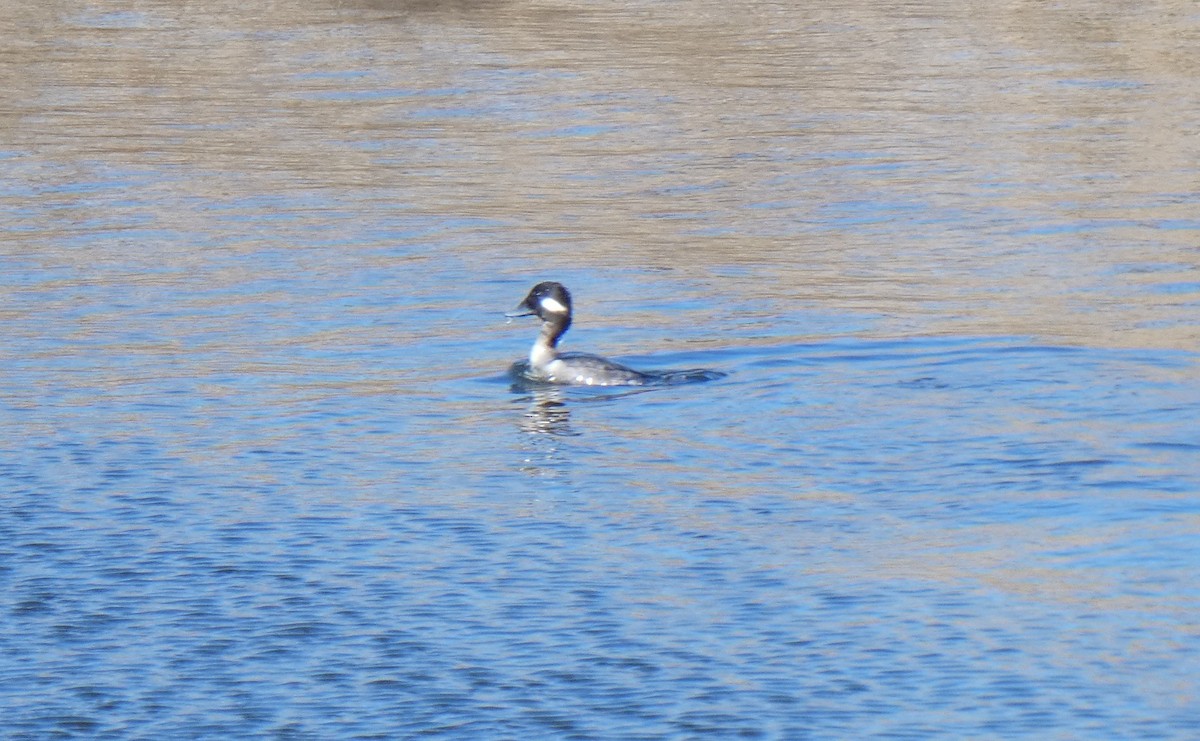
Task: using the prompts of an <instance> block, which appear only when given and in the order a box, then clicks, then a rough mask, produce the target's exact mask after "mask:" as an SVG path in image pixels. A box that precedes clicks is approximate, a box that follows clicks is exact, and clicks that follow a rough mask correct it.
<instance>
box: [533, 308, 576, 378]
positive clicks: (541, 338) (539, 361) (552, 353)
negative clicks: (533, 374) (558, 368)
mask: <svg viewBox="0 0 1200 741" xmlns="http://www.w3.org/2000/svg"><path fill="white" fill-rule="evenodd" d="M569 326H571V318H570V317H562V318H555V319H548V320H546V321H544V322H542V331H541V333H539V334H538V338H537V341H536V342H534V343H533V349H532V350H530V351H529V364H530V365H531V366H533V367H534V368H540V367H542V366H544V365H546V364H547V363H549V362H550V361H552V360H554V359H555V358H557V357H558V341H559V339H560V338H562V336H563V334H564V333H565V332H566V331H567V327H569Z"/></svg>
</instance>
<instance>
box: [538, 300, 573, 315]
mask: <svg viewBox="0 0 1200 741" xmlns="http://www.w3.org/2000/svg"><path fill="white" fill-rule="evenodd" d="M538 304H539V305H540V306H541V307H542V308H543V309H545V310H546V311H550V312H554V313H555V314H566V313H567V307H565V306H563V305H562V304H561V303H559V301H558V299H556V298H554V297H553V296H547V297H545V298H543V299H542V300H541V301H538Z"/></svg>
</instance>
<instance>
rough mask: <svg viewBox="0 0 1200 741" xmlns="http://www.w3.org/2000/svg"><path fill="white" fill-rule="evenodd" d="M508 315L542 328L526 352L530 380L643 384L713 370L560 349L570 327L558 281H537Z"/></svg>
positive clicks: (706, 376) (708, 374)
mask: <svg viewBox="0 0 1200 741" xmlns="http://www.w3.org/2000/svg"><path fill="white" fill-rule="evenodd" d="M505 316H507V317H510V318H511V317H521V316H536V317H537V318H538V319H541V320H542V328H541V331H540V332H539V333H538V337H537V339H536V340H535V341H534V343H533V347H532V348H531V349H530V351H529V365H528V367H527V368H523V369H522V375H524V376H525V377H526V378H528V379H529V380H533V381H540V382H543V383H555V384H563V385H572V386H646V385H651V384H660V383H679V382H687V381H697V380H711V379H712V378H718V377H720V376H722V375H724V374H720V373H716V372H715V371H700V370H695V371H674V372H668V373H657V372H642V371H637V370H634V369H633V368H630V367H628V366H626V365H622V364H620V363H616V362H613V361H612V360H609V359H608V358H604V357H601V356H599V355H592V354H590V353H581V352H566V353H564V352H559V350H558V343H559V340H561V339H562V336H563V335H564V334H565V333H566V331H567V329H568V328H570V326H571V294H570V292H568V291H567V289H566V287H565V286H563V285H562V284H561V283H555V282H553V281H546V282H543V283H538V284H537V285H536V286H534V287H533V288H532V289H531V290H530V291H529V295H527V296H526V297H525V299H524V300H523V301H522V302H521V303H520V304H518V305H517V307H516V308H515V309H513V310H512V311H510V312H508V313H507V314H505Z"/></svg>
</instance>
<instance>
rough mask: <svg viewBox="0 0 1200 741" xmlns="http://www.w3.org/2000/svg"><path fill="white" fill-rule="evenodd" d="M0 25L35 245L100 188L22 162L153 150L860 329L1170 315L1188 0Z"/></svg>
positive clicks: (423, 11) (1188, 159)
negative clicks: (846, 319)
mask: <svg viewBox="0 0 1200 741" xmlns="http://www.w3.org/2000/svg"><path fill="white" fill-rule="evenodd" d="M0 33H2V35H3V37H4V39H5V41H6V43H5V44H3V46H2V48H0V69H2V70H3V77H2V78H0V81H2V82H3V85H2V86H0V130H2V139H0V146H2V147H3V148H4V149H6V150H10V151H11V152H12V153H13V156H11V157H9V158H8V159H7V160H6V162H5V164H6V165H8V166H9V167H10V172H11V173H15V177H16V178H17V179H19V180H21V181H22V182H26V183H29V184H31V185H32V187H33V191H34V192H33V193H32V194H31V195H22V194H21V191H20V189H19V188H18V189H17V190H16V191H10V190H9V189H7V188H6V189H5V192H4V193H2V194H0V198H2V199H3V200H4V201H6V202H8V203H9V204H10V205H17V206H22V205H25V204H26V203H27V202H32V203H35V204H36V205H38V206H40V207H42V208H52V209H58V213H61V214H63V216H64V218H62V219H61V220H55V221H53V222H52V223H44V222H37V223H34V224H29V223H21V224H19V226H21V228H22V229H24V230H25V232H26V233H27V234H29V236H30V239H32V240H37V241H38V249H39V250H49V251H53V250H56V249H61V248H59V247H57V246H56V245H58V243H59V241H60V238H61V237H62V236H64V235H66V234H70V233H71V232H72V230H78V229H81V228H85V227H82V226H80V224H86V223H88V222H89V220H93V219H97V218H113V214H93V213H87V209H88V208H93V207H94V206H93V204H92V203H91V201H89V200H88V199H87V198H86V197H85V196H81V195H79V194H78V193H74V192H71V191H70V190H67V191H65V192H63V191H60V190H56V189H55V188H53V187H52V186H55V185H62V184H63V183H69V182H74V181H87V180H88V179H89V178H95V177H103V168H111V169H112V170H113V171H116V172H118V177H119V176H121V175H120V173H124V172H127V171H130V170H132V171H136V172H140V173H146V172H150V173H163V172H167V173H173V174H171V175H170V176H169V177H163V178H161V179H155V178H153V177H151V179H150V182H149V184H145V185H142V186H140V187H142V189H143V190H142V196H143V198H144V199H147V200H149V201H150V202H151V203H150V205H148V206H144V207H143V208H142V211H143V212H145V211H146V210H149V211H152V212H153V211H154V210H155V206H154V205H153V203H154V200H155V197H156V195H157V196H161V198H162V201H161V202H162V203H163V204H164V205H163V206H162V207H161V210H159V211H158V212H156V213H151V216H152V217H153V218H154V219H155V220H156V222H157V223H158V224H159V225H161V226H163V227H164V228H172V229H181V230H203V229H206V228H209V227H208V224H207V221H206V216H205V215H204V214H202V213H196V212H191V211H189V210H188V209H186V208H184V209H181V208H179V203H180V202H181V201H183V202H186V199H188V198H191V197H194V198H199V199H236V198H238V197H239V196H246V195H253V194H256V193H279V192H289V191H294V190H296V189H314V190H317V191H320V192H324V193H328V194H331V195H337V197H338V198H339V199H341V201H342V202H343V203H345V202H347V201H348V202H349V203H350V204H351V205H350V206H348V207H347V210H348V211H349V213H350V214H351V215H361V216H362V217H363V218H371V217H372V216H373V215H375V216H377V215H379V214H389V213H393V212H397V211H404V212H411V213H424V214H446V215H448V216H453V217H455V218H464V217H466V218H470V217H478V218H481V219H486V220H488V222H487V223H488V224H492V225H491V226H480V227H479V229H480V230H481V231H482V232H483V233H482V234H481V235H480V240H479V242H480V244H482V245H487V246H481V247H476V248H474V249H476V250H477V251H478V253H477V254H476V255H475V257H476V258H477V259H479V260H484V261H487V260H492V261H500V260H502V259H503V260H505V261H509V262H511V261H518V260H519V261H523V262H524V263H525V266H526V267H528V266H529V264H530V263H531V262H532V263H534V264H536V265H537V266H538V267H539V268H542V269H547V270H548V269H550V268H553V267H554V266H567V265H570V266H579V265H584V266H589V265H590V266H596V267H597V268H598V269H603V268H606V267H611V266H614V265H627V266H631V267H636V268H669V269H672V270H675V271H679V272H680V273H681V274H683V275H685V276H687V277H688V278H689V279H693V280H699V281H710V282H711V283H712V284H713V285H714V286H715V288H714V290H715V291H721V292H727V293H728V294H731V295H741V296H744V297H748V298H758V299H761V301H762V303H764V304H765V305H768V306H774V307H778V312H776V313H780V312H791V311H793V310H794V308H795V307H803V308H807V309H819V310H822V311H828V312H832V313H856V312H858V313H863V314H865V315H868V316H873V317H876V320H874V323H873V325H872V330H871V331H872V332H875V333H878V334H906V333H924V334H937V333H968V334H970V333H977V334H1015V335H1034V336H1037V337H1042V338H1047V339H1049V340H1051V341H1059V342H1068V343H1082V344H1090V345H1101V346H1158V347H1179V348H1186V349H1196V348H1197V347H1200V342H1198V340H1200V329H1197V323H1196V322H1195V321H1194V316H1195V313H1196V309H1197V303H1198V302H1200V265H1198V263H1200V244H1198V243H1200V239H1198V236H1197V235H1198V234H1200V228H1198V223H1200V216H1198V215H1200V208H1197V200H1198V198H1197V186H1198V185H1200V183H1198V179H1200V178H1198V172H1200V170H1198V168H1197V165H1196V163H1197V162H1200V123H1198V122H1200V83H1198V82H1197V81H1198V80H1200V57H1198V56H1197V55H1196V54H1195V49H1196V48H1197V47H1196V44H1197V41H1200V16H1198V15H1197V14H1196V12H1195V6H1194V4H1193V3H1192V2H1190V0H1178V1H1176V2H1171V1H1166V2H1161V3H1155V4H1150V5H1145V6H1138V5H1136V4H1134V5H1133V6H1131V5H1130V4H1128V3H1117V2H1103V1H1101V0H1093V1H1092V2H1083V3H1073V4H1071V7H1065V6H1063V7H1059V6H1047V5H1045V4H1043V3H1032V2H1001V3H993V4H988V5H983V6H980V5H978V4H974V5H970V6H964V5H962V4H961V3H950V2H937V3H929V4H925V5H917V4H912V3H907V2H883V3H870V2H840V3H832V4H808V3H795V4H792V3H737V2H734V3H729V2H722V3H717V2H712V1H709V0H702V1H700V2H689V3H672V4H661V3H655V2H629V3H615V2H614V3H587V4H584V3H569V2H545V1H543V2H534V3H520V2H468V1H466V0H458V1H456V2H435V1H434V0H425V1H422V2H386V1H384V0H366V1H364V2H328V3H319V2H318V3H312V2H295V1H292V0H281V1H280V2H274V3H269V4H262V3H231V2H210V3H186V2H185V3H179V2H174V1H172V2H165V1H164V2H156V1H145V2H125V3H108V4H83V5H81V4H78V3H67V2H49V3H37V4H31V3H17V2H11V1H10V0H3V2H0ZM80 210H82V212H81V211H80ZM143 215H144V214H143ZM120 216H121V214H117V215H116V217H118V218H119V217H120ZM326 216H328V217H329V218H332V216H330V215H326ZM346 216H347V215H346V214H345V213H343V214H341V217H343V218H345V217H346ZM297 217H298V218H304V219H313V220H320V219H322V218H324V217H323V215H322V214H321V213H298V214H297ZM497 223H498V224H502V225H503V226H501V227H498V226H494V224H497ZM247 240H248V242H249V244H248V245H247V249H252V248H253V246H254V241H253V238H252V237H247ZM160 247H162V248H163V249H162V250H160V252H161V259H165V260H169V261H170V260H173V261H179V262H180V263H181V264H184V265H185V266H186V264H187V262H188V261H189V260H193V259H195V256H194V255H191V254H189V252H188V250H186V249H178V248H176V249H174V250H170V249H166V248H167V245H160ZM62 258H63V259H64V260H68V261H69V260H71V259H72V258H71V256H69V255H63V256H62ZM483 264H487V263H486V262H485V263H483ZM488 270H489V272H490V271H492V270H494V267H489V269H488ZM771 313H772V310H771V309H767V314H768V315H770V314H771ZM797 333H798V334H801V333H802V328H797Z"/></svg>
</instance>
